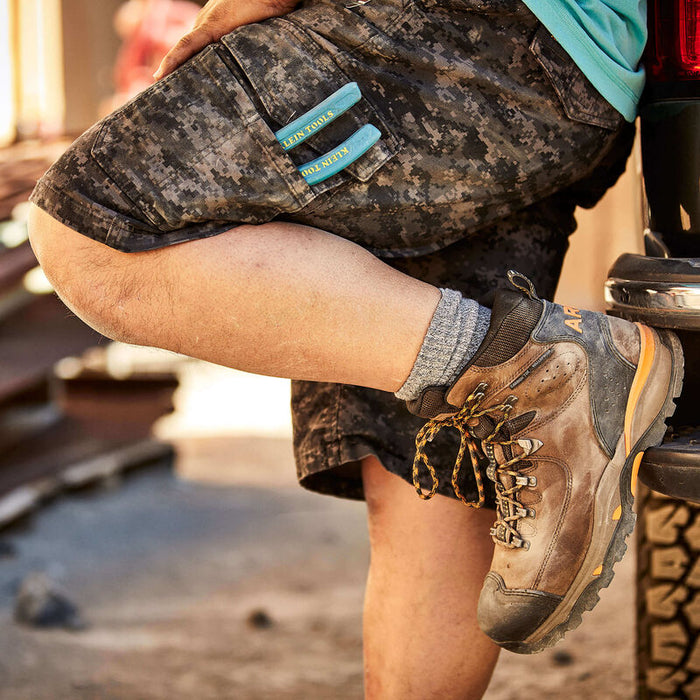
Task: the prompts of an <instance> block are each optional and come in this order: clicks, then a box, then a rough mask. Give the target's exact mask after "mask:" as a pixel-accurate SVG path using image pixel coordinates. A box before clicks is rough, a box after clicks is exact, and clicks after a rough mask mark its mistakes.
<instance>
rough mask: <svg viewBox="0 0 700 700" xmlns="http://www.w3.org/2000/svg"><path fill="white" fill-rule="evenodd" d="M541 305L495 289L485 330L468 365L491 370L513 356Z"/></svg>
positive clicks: (519, 294)
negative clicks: (489, 321)
mask: <svg viewBox="0 0 700 700" xmlns="http://www.w3.org/2000/svg"><path fill="white" fill-rule="evenodd" d="M543 308H544V303H543V302H542V301H541V300H539V299H531V298H530V297H528V296H526V295H525V294H522V293H520V292H515V291H511V290H509V289H504V290H499V291H498V292H497V293H496V298H495V300H494V304H493V310H492V311H491V323H490V325H489V329H488V331H487V333H486V336H485V337H484V340H483V341H482V343H481V346H480V347H479V349H478V350H477V352H476V354H475V355H474V358H473V359H472V361H471V363H470V364H471V365H475V366H476V367H493V366H495V365H500V364H502V363H503V362H506V361H507V360H510V358H511V357H513V356H514V355H517V354H518V352H519V351H520V350H521V349H522V347H523V346H524V345H525V343H527V341H528V340H529V339H530V336H531V335H532V331H533V330H534V329H535V326H536V325H537V323H538V322H539V320H540V316H541V315H542V309H543Z"/></svg>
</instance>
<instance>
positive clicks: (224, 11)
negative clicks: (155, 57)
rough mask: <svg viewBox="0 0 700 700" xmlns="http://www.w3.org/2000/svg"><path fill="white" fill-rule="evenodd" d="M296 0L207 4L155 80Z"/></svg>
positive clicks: (280, 12) (216, 0)
mask: <svg viewBox="0 0 700 700" xmlns="http://www.w3.org/2000/svg"><path fill="white" fill-rule="evenodd" d="M298 1H299V0H209V2H207V4H206V5H205V6H204V7H203V8H202V10H201V11H200V13H199V14H198V15H197V20H196V21H195V23H194V27H193V28H192V31H190V32H189V33H187V34H185V36H183V37H182V39H180V41H178V42H177V44H175V46H173V48H172V49H170V51H168V53H167V54H166V55H165V58H164V59H163V60H162V61H161V64H160V66H159V67H158V70H157V71H156V72H155V73H154V74H153V77H154V78H156V80H160V79H161V78H163V77H165V76H166V75H168V73H172V72H173V71H174V70H175V69H176V68H177V67H178V66H179V65H181V64H183V63H184V62H185V61H186V60H187V59H188V58H191V57H192V56H194V55H195V54H196V53H197V52H198V51H201V50H202V49H203V48H204V47H205V46H207V45H208V44H211V43H213V42H214V41H218V40H219V39H221V37H222V36H224V34H228V33H229V32H231V31H233V30H234V29H235V28H236V27H241V26H243V25H244V24H251V23H252V22H261V21H262V20H264V19H268V18H270V17H279V16H280V15H285V14H287V13H288V12H291V11H292V10H293V9H294V7H295V6H296V4H297V2H298Z"/></svg>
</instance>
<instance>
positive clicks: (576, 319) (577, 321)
mask: <svg viewBox="0 0 700 700" xmlns="http://www.w3.org/2000/svg"><path fill="white" fill-rule="evenodd" d="M564 313H565V314H566V315H567V316H571V318H567V319H566V320H565V321H564V323H565V324H566V325H567V326H569V328H573V329H574V330H575V331H576V332H577V333H583V331H582V330H581V312H580V311H579V310H578V309H575V308H574V307H573V306H565V307H564Z"/></svg>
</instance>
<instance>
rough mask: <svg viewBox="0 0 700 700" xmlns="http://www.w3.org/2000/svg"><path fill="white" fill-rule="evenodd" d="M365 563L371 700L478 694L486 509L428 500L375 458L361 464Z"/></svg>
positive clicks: (484, 646) (482, 683)
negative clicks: (367, 557) (365, 519)
mask: <svg viewBox="0 0 700 700" xmlns="http://www.w3.org/2000/svg"><path fill="white" fill-rule="evenodd" d="M362 474H363V481H364V487H365V495H366V498H367V507H368V513H369V531H370V543H371V553H372V554H371V557H372V558H371V563H370V570H369V577H368V580H367V592H366V597H365V616H364V645H365V692H366V697H367V698H368V700H378V699H381V700H430V699H432V698H434V699H436V700H437V699H438V698H439V699H440V700H465V699H466V700H476V699H477V698H480V697H481V696H482V695H483V693H484V692H485V690H486V687H487V685H488V683H489V680H490V678H491V673H492V672H493V668H494V666H495V664H496V659H497V658H498V647H497V646H496V645H495V644H494V643H493V642H491V640H489V639H488V637H486V635H484V634H483V632H481V630H480V629H479V627H478V624H477V621H476V605H477V601H478V599H479V592H480V590H481V585H482V583H483V580H484V576H485V575H486V573H487V572H488V569H489V564H490V562H491V556H492V554H493V544H492V542H491V538H490V537H489V534H488V530H489V527H490V526H491V524H492V523H493V512H492V511H488V510H483V511H482V510H473V509H470V508H465V507H464V506H463V505H462V504H461V503H459V502H458V501H455V500H452V499H448V498H444V497H440V496H438V497H436V498H434V499H433V500H431V501H428V502H425V501H421V500H419V499H417V498H416V495H415V492H414V491H413V489H412V488H411V486H409V485H408V484H406V483H405V482H403V481H402V480H401V479H399V478H398V477H397V476H394V475H393V474H390V473H389V472H387V471H385V470H384V469H383V467H382V466H381V464H380V463H379V462H378V461H377V459H376V458H373V457H372V458H367V459H365V460H363V464H362Z"/></svg>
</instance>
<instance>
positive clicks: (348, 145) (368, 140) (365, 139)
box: [299, 124, 381, 185]
mask: <svg viewBox="0 0 700 700" xmlns="http://www.w3.org/2000/svg"><path fill="white" fill-rule="evenodd" d="M380 136H381V132H380V131H379V129H377V127H376V126H372V125H371V124H365V125H364V126H363V127H361V128H360V129H358V130H357V131H356V132H355V133H354V134H353V135H352V136H351V137H350V138H349V139H347V140H345V141H343V143H341V144H340V146H336V147H335V148H334V149H333V150H332V151H328V153H326V154H325V155H323V156H321V157H320V158H316V159H315V160H312V161H309V162H308V163H305V164H304V165H300V166H299V172H300V173H301V174H302V176H303V178H304V180H306V182H307V183H308V184H309V185H316V184H317V183H319V182H323V181H324V180H327V179H328V178H329V177H332V176H333V175H335V174H336V173H338V172H340V171H341V170H342V169H343V168H346V167H347V166H348V165H350V163H354V162H355V161H356V160H357V159H358V158H359V157H360V156H361V155H363V154H364V153H366V152H367V151H368V150H369V149H370V148H372V146H374V144H375V143H377V141H378V140H379V137H380Z"/></svg>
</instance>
